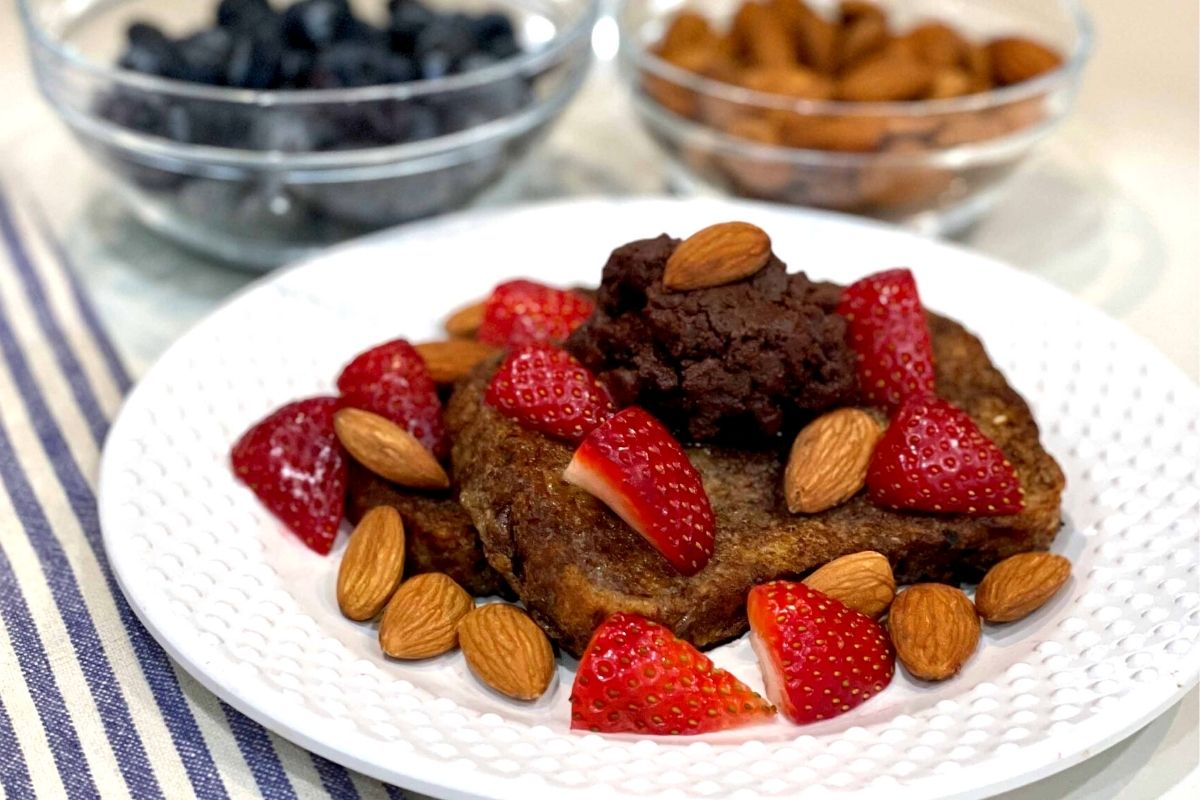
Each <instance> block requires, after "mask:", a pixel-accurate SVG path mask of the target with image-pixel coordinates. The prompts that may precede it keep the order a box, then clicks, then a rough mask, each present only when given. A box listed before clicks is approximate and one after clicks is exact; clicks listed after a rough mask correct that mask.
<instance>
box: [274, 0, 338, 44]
mask: <svg viewBox="0 0 1200 800" xmlns="http://www.w3.org/2000/svg"><path fill="white" fill-rule="evenodd" d="M353 22H354V18H353V17H351V16H350V7H349V6H348V5H347V4H346V0H301V2H299V3H296V4H295V5H292V6H289V7H288V9H287V10H286V11H284V12H283V36H284V39H285V41H286V42H287V44H288V45H289V46H290V47H296V48H307V49H310V50H320V49H322V48H324V47H327V46H329V45H330V44H333V43H334V42H335V41H337V40H338V39H340V38H342V35H343V33H344V32H345V31H347V30H348V29H349V28H350V27H351V25H352V24H353Z"/></svg>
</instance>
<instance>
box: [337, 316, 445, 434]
mask: <svg viewBox="0 0 1200 800" xmlns="http://www.w3.org/2000/svg"><path fill="white" fill-rule="evenodd" d="M337 387H338V391H340V392H341V393H342V405H343V406H349V407H351V408H361V409H362V410H363V411H370V412H372V413H373V414H378V415H379V416H381V417H387V418H388V419H390V420H391V421H392V422H394V423H396V424H397V425H399V426H401V427H402V428H405V429H406V430H407V431H408V432H409V433H411V434H412V435H413V436H415V437H417V439H418V440H420V442H421V444H423V445H425V446H426V447H428V448H429V450H430V451H431V452H432V453H433V454H434V455H435V456H437V457H438V458H445V457H446V455H447V454H448V453H449V451H450V443H449V441H448V440H447V439H446V428H445V425H444V424H443V423H442V403H441V401H440V400H439V399H438V395H437V386H436V385H435V384H434V382H433V378H431V377H430V375H429V369H428V368H427V367H426V366H425V361H424V359H422V358H421V354H420V353H418V352H417V351H416V348H414V347H413V346H412V345H411V344H409V343H408V342H407V341H405V340H404V339H396V340H394V341H391V342H385V343H384V344H381V345H378V346H377V347H372V348H371V349H370V350H367V351H365V352H362V353H359V354H358V355H357V356H355V357H354V360H353V361H351V362H350V363H349V364H347V365H346V368H345V369H343V370H342V374H341V375H339V376H338V379H337Z"/></svg>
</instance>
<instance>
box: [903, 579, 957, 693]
mask: <svg viewBox="0 0 1200 800" xmlns="http://www.w3.org/2000/svg"><path fill="white" fill-rule="evenodd" d="M887 626H888V631H889V632H890V633H891V634H892V644H893V645H895V647H896V657H897V658H899V659H900V663H902V664H903V665H904V668H905V669H907V670H908V671H909V672H910V673H912V675H913V677H916V678H921V679H922V680H927V681H943V680H945V679H946V678H949V677H951V676H952V675H954V674H955V673H957V672H958V671H959V670H960V669H962V666H963V664H965V663H967V659H969V658H970V657H971V654H972V653H974V652H975V648H976V647H978V645H979V616H978V615H977V614H976V613H975V606H973V605H971V601H970V600H969V599H968V598H967V596H966V595H965V594H963V593H962V591H961V590H959V589H957V588H955V587H953V586H947V585H946V584H944V583H918V584H916V585H915V586H910V587H909V588H907V589H905V590H904V591H903V592H901V593H900V594H898V595H896V599H895V600H893V601H892V607H891V609H890V610H889V611H888V620H887Z"/></svg>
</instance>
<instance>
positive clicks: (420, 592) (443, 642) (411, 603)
mask: <svg viewBox="0 0 1200 800" xmlns="http://www.w3.org/2000/svg"><path fill="white" fill-rule="evenodd" d="M474 603H475V601H474V600H472V599H471V595H469V594H467V593H466V591H465V590H464V589H463V588H462V587H461V586H459V585H458V584H457V583H455V582H454V579H453V578H451V577H450V576H448V575H443V574H442V573H440V572H426V573H423V574H421V575H414V576H413V577H412V578H409V579H408V580H407V581H405V582H404V583H402V584H400V588H399V589H397V590H396V593H395V594H393V595H392V599H391V600H390V601H388V604H387V608H386V609H384V611H383V617H382V618H381V619H380V620H379V647H380V648H381V649H382V650H383V652H384V654H385V655H389V656H391V657H392V658H404V659H415V658H432V657H433V656H439V655H441V654H442V653H447V652H449V651H451V650H453V649H454V646H455V645H456V644H457V643H458V622H459V620H461V619H462V618H463V617H464V616H466V615H467V612H468V611H470V610H471V608H472V606H473V605H474Z"/></svg>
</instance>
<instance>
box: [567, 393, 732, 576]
mask: <svg viewBox="0 0 1200 800" xmlns="http://www.w3.org/2000/svg"><path fill="white" fill-rule="evenodd" d="M563 478H565V479H566V481H567V482H568V483H573V484H575V485H576V486H578V487H580V488H582V489H584V490H586V491H588V492H590V493H591V494H593V495H594V496H596V497H598V498H599V499H600V500H602V501H603V502H604V503H606V504H607V505H608V507H609V508H611V509H612V510H613V511H615V512H616V513H617V515H618V516H620V517H621V519H623V520H625V522H627V523H629V526H630V527H631V528H633V529H634V530H635V531H637V532H638V533H640V534H641V535H642V536H643V537H645V539H646V541H648V542H650V544H652V545H654V547H655V548H656V549H657V550H658V551H659V552H660V553H662V554H663V555H664V556H665V557H666V559H667V560H668V561H670V562H671V564H672V566H674V567H675V569H677V570H679V572H681V573H682V574H684V575H695V574H696V573H697V572H699V571H700V570H701V569H703V568H704V565H705V564H707V563H708V559H709V558H711V557H712V553H713V539H714V532H715V531H716V519H715V518H714V517H713V512H712V506H711V505H710V504H709V502H708V495H707V494H706V493H705V491H704V485H703V484H702V483H701V482H700V473H699V472H697V471H696V468H695V467H693V466H692V462H690V461H688V457H687V453H685V452H683V448H682V447H680V445H679V442H677V441H675V437H673V436H672V435H671V433H670V431H668V430H667V429H666V428H665V427H663V424H662V423H661V422H659V421H658V420H657V419H655V418H654V417H652V416H650V415H649V414H647V413H646V412H645V411H643V410H642V409H640V408H638V407H637V406H631V407H629V408H627V409H625V410H624V411H622V412H621V413H619V414H617V415H616V416H614V417H611V418H609V419H608V421H606V422H604V423H603V424H601V425H600V426H599V427H597V428H596V429H595V430H593V431H592V432H591V433H589V434H588V436H587V438H586V439H584V440H583V442H582V443H581V444H580V445H579V448H578V449H577V450H576V451H575V457H574V458H572V459H571V463H570V464H568V465H567V470H566V472H564V473H563Z"/></svg>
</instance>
